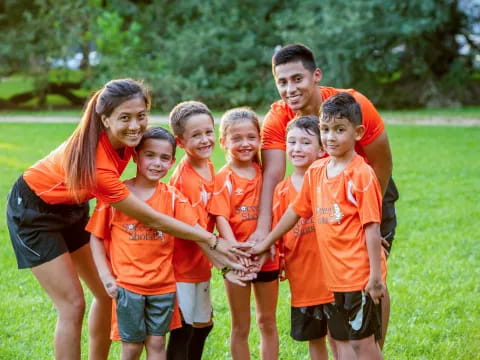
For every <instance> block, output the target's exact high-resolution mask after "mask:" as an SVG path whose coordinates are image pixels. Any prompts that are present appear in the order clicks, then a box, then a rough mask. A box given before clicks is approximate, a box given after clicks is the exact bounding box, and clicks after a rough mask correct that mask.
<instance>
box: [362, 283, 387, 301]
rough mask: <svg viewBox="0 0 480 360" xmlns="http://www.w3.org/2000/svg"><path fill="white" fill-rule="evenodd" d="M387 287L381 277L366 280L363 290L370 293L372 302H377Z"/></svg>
mask: <svg viewBox="0 0 480 360" xmlns="http://www.w3.org/2000/svg"><path fill="white" fill-rule="evenodd" d="M386 291H387V287H386V286H385V284H384V283H383V281H382V280H381V279H372V278H370V279H369V280H368V283H367V286H366V287H365V292H366V293H367V294H368V295H370V297H371V298H372V300H373V303H374V304H378V303H379V302H380V299H381V298H382V297H384V296H385V293H386Z"/></svg>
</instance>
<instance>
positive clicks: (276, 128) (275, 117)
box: [262, 86, 385, 156]
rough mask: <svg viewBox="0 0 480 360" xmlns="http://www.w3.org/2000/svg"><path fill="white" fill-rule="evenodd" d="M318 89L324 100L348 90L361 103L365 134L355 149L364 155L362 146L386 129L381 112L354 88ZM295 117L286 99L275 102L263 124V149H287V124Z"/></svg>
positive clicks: (322, 87) (320, 87)
mask: <svg viewBox="0 0 480 360" xmlns="http://www.w3.org/2000/svg"><path fill="white" fill-rule="evenodd" d="M318 91H320V94H321V95H322V101H325V100H326V99H328V98H329V97H330V96H332V95H335V94H338V93H339V92H343V91H345V92H348V93H349V94H351V95H352V96H353V97H354V98H355V100H356V101H357V102H358V103H359V104H360V108H361V110H362V122H363V126H365V135H364V136H363V137H362V138H361V139H360V141H358V142H357V144H356V146H355V151H356V152H357V153H358V154H360V155H362V156H364V155H365V154H364V152H363V149H362V146H365V145H368V144H370V143H371V142H372V141H373V140H375V139H376V137H377V136H378V135H380V133H381V132H382V131H383V130H384V128H385V125H384V123H383V120H382V118H381V117H380V114H379V113H378V111H377V109H375V106H373V104H372V103H371V102H370V100H368V99H367V98H366V97H365V96H364V95H362V94H361V93H359V92H358V91H356V90H354V89H335V88H332V87H326V86H319V87H318ZM294 117H295V112H294V111H293V110H292V109H291V108H290V106H288V105H287V104H286V103H285V101H283V100H279V101H277V102H274V103H273V104H272V106H271V107H270V111H269V112H268V113H267V115H266V116H265V119H264V120H263V125H262V150H272V149H278V150H285V149H286V146H285V139H286V136H287V125H288V123H289V122H290V120H292V119H293V118H294Z"/></svg>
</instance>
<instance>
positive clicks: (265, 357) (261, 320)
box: [253, 280, 279, 360]
mask: <svg viewBox="0 0 480 360" xmlns="http://www.w3.org/2000/svg"><path fill="white" fill-rule="evenodd" d="M253 292H254V294H255V302H256V309H257V323H258V328H259V329H260V336H261V341H260V349H261V358H262V360H277V359H278V351H279V350H278V348H279V344H278V331H277V320H276V313H277V300H278V280H274V281H269V282H257V283H253Z"/></svg>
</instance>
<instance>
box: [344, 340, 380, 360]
mask: <svg viewBox="0 0 480 360" xmlns="http://www.w3.org/2000/svg"><path fill="white" fill-rule="evenodd" d="M349 343H350V344H351V345H352V348H353V351H355V354H356V355H357V359H358V360H383V356H382V352H381V351H380V347H379V346H378V344H377V342H376V341H375V336H374V335H372V336H369V337H368V338H365V339H362V340H351V341H349Z"/></svg>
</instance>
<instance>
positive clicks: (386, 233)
mask: <svg viewBox="0 0 480 360" xmlns="http://www.w3.org/2000/svg"><path fill="white" fill-rule="evenodd" d="M397 200H398V190H397V187H396V186H395V183H394V182H393V179H392V178H390V180H389V182H388V186H387V190H386V191H385V195H384V196H383V201H382V223H381V224H380V233H381V234H382V236H383V238H384V239H385V240H387V241H388V243H389V244H390V246H389V249H388V251H389V252H390V251H391V250H392V243H393V238H394V236H395V228H396V227H397V215H396V213H395V201H397Z"/></svg>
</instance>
